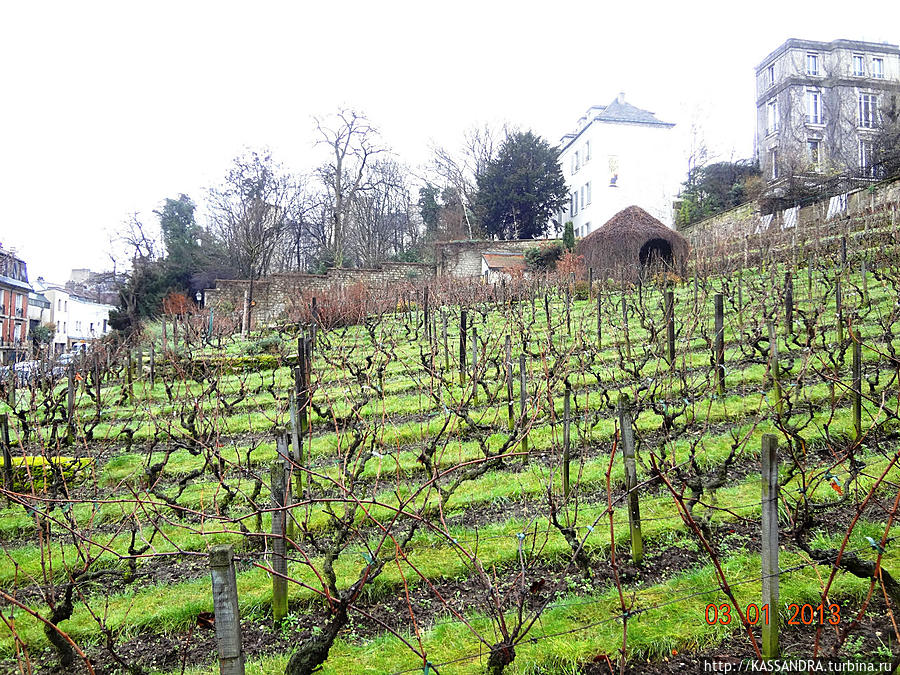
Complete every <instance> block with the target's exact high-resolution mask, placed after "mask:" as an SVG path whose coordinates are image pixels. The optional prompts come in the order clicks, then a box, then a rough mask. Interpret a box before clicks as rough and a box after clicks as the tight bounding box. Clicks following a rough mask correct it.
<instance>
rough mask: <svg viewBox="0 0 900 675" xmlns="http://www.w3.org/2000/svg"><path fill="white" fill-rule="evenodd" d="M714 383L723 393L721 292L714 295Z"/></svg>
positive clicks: (723, 314)
mask: <svg viewBox="0 0 900 675" xmlns="http://www.w3.org/2000/svg"><path fill="white" fill-rule="evenodd" d="M715 313H716V316H715V329H716V347H715V348H716V385H717V391H718V393H719V396H724V395H725V305H724V299H723V298H722V294H721V293H716V295H715Z"/></svg>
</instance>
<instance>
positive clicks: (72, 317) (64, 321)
mask: <svg viewBox="0 0 900 675" xmlns="http://www.w3.org/2000/svg"><path fill="white" fill-rule="evenodd" d="M43 294H44V297H46V298H47V300H48V301H49V303H50V323H52V324H53V325H54V326H55V327H56V332H55V333H54V335H53V350H54V352H56V353H57V354H59V353H62V352H64V351H69V350H71V349H75V348H83V347H84V346H86V345H88V344H89V343H90V342H92V341H93V340H97V339H100V338H102V337H103V336H105V335H108V334H109V333H110V330H111V329H110V327H109V313H110V311H112V310H113V309H115V307H113V306H112V305H104V304H101V303H99V302H92V301H91V300H87V299H85V298H81V297H79V296H77V295H72V294H71V293H69V292H68V291H67V290H65V288H63V287H61V286H53V285H51V286H47V287H46V289H45V290H44V292H43Z"/></svg>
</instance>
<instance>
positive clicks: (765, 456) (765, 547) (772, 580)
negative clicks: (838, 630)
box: [762, 434, 781, 659]
mask: <svg viewBox="0 0 900 675" xmlns="http://www.w3.org/2000/svg"><path fill="white" fill-rule="evenodd" d="M778 489H779V487H778V439H777V438H776V437H775V436H774V435H773V434H763V437H762V604H763V607H765V606H766V605H768V610H769V611H768V612H767V614H768V617H769V621H768V623H766V622H763V625H762V643H763V644H762V655H763V658H766V659H774V658H778V655H779V653H780V652H779V646H778V624H779V610H780V609H781V606H780V604H779V601H778V586H779V583H778V582H779V573H780V572H779V568H778Z"/></svg>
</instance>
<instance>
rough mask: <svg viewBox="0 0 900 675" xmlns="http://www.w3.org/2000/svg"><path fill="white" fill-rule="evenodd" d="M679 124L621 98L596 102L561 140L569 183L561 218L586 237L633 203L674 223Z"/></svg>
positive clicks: (564, 166)
mask: <svg viewBox="0 0 900 675" xmlns="http://www.w3.org/2000/svg"><path fill="white" fill-rule="evenodd" d="M674 126H675V125H674V124H671V123H669V122H662V121H660V120H658V119H656V116H655V115H654V114H653V113H652V112H648V111H647V110H641V109H640V108H637V107H635V106H633V105H631V104H630V103H626V102H625V95H624V94H619V96H618V97H617V98H616V99H615V100H614V101H613V102H612V103H610V104H609V105H606V106H591V107H590V108H588V111H587V112H586V113H585V114H584V115H583V116H582V117H581V119H580V120H578V125H577V127H576V128H575V131H573V132H572V133H570V134H566V135H565V136H563V137H562V139H561V140H560V148H561V153H560V164H561V166H562V170H563V175H564V176H565V179H566V185H567V186H568V187H569V205H568V208H566V209H565V210H564V211H563V212H562V213H561V214H560V216H559V221H560V223H565V222H566V221H567V220H571V221H572V224H573V225H574V227H575V236H576V237H584V236H586V235H588V234H590V233H591V232H593V231H594V230H596V229H597V228H598V227H600V226H601V225H603V224H604V223H605V222H606V221H607V220H609V219H610V218H611V217H612V216H614V215H615V214H616V213H618V212H619V211H621V210H622V209H624V208H626V207H628V206H632V205H634V206H640V207H641V208H642V209H644V210H645V211H647V212H648V213H649V214H650V215H652V216H654V217H655V218H657V219H658V220H660V221H662V222H663V223H665V224H666V225H668V226H669V227H671V226H672V224H673V221H674V218H673V210H672V202H673V200H674V198H675V195H676V194H677V193H678V185H679V181H678V174H677V170H676V166H677V161H678V159H677V157H675V156H673V153H674V142H673V139H672V128H673V127H674Z"/></svg>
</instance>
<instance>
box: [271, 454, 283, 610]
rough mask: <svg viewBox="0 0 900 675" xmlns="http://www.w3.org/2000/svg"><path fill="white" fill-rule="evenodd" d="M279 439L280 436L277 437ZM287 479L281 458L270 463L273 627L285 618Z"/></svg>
mask: <svg viewBox="0 0 900 675" xmlns="http://www.w3.org/2000/svg"><path fill="white" fill-rule="evenodd" d="M279 439H280V436H279ZM286 481H287V477H286V475H285V471H284V464H283V463H282V460H281V458H279V459H276V460H275V461H274V462H273V463H272V483H271V486H272V572H273V574H272V619H273V621H274V622H275V625H278V624H279V623H281V621H282V620H283V619H284V617H286V616H287V579H286V577H287V557H286V548H287V547H286V545H285V521H286V520H287V518H286V516H287V511H286V510H285V507H286V506H287V490H286V489H285V483H286Z"/></svg>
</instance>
